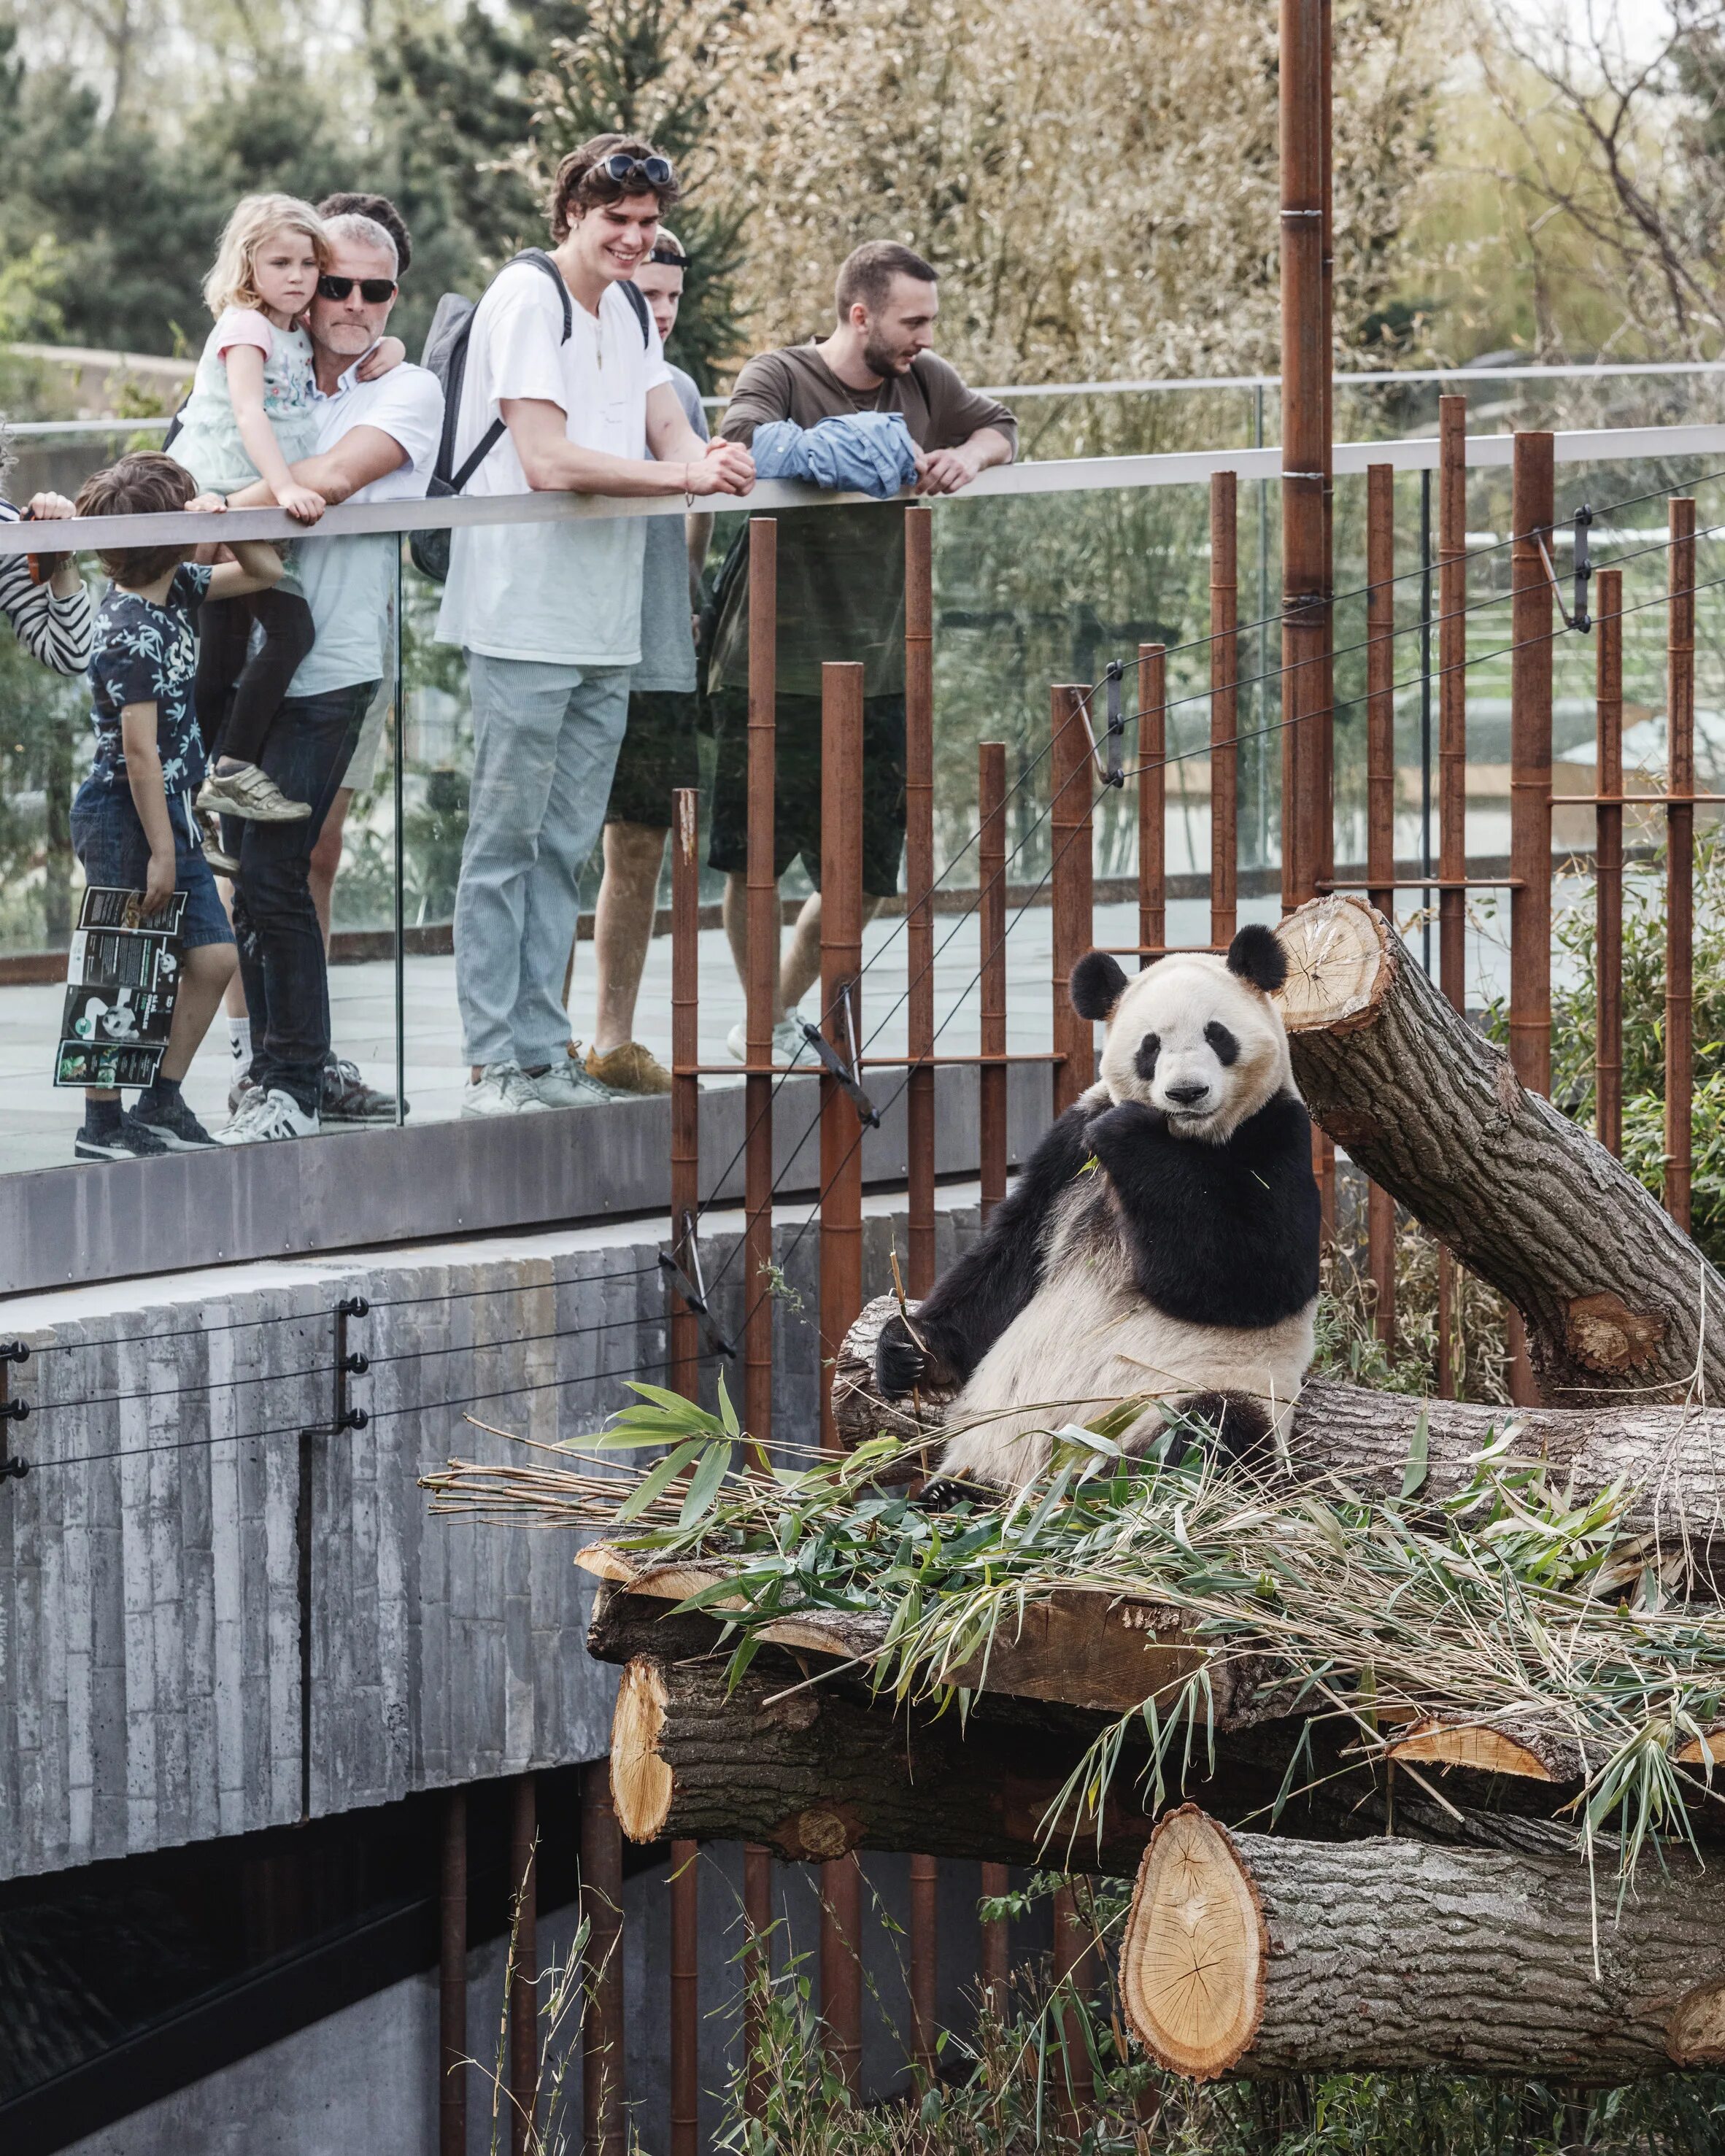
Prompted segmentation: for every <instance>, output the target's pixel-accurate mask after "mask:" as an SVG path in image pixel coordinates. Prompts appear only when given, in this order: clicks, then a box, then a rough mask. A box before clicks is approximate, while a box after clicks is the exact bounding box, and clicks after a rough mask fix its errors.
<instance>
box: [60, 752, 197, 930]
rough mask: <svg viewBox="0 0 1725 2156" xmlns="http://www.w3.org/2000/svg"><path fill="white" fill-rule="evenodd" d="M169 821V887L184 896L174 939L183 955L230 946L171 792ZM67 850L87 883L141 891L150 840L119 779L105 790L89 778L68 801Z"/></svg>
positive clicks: (178, 799)
mask: <svg viewBox="0 0 1725 2156" xmlns="http://www.w3.org/2000/svg"><path fill="white" fill-rule="evenodd" d="M167 814H168V821H169V822H170V823H171V824H172V826H173V834H174V889H175V890H176V891H184V892H185V894H186V910H185V911H184V912H183V913H182V915H181V916H180V932H179V936H178V938H177V941H178V942H179V945H180V947H181V949H182V950H184V951H195V950H197V949H198V947H199V946H200V945H201V944H204V943H231V942H233V941H234V931H233V930H232V928H230V927H228V916H227V915H226V914H225V913H224V912H223V910H222V901H221V899H220V897H219V896H218V895H217V891H216V879H215V876H214V874H213V871H212V870H211V868H210V865H209V863H208V861H207V860H205V859H204V858H203V839H202V838H201V837H200V836H199V834H198V827H197V825H196V824H195V823H194V822H193V819H192V813H191V810H190V809H189V808H187V805H186V802H185V800H184V798H182V796H180V795H178V794H172V795H170V796H169V798H168V803H167ZM72 849H73V851H74V853H75V854H76V855H77V856H78V859H79V861H80V865H82V867H83V870H84V880H85V883H87V884H98V885H108V886H110V887H111V888H112V889H115V890H118V891H141V890H142V889H143V888H144V879H145V877H146V875H147V874H148V872H149V867H150V841H149V839H147V838H146V837H145V835H144V827H143V825H142V824H141V823H140V822H139V821H138V812H137V810H136V808H134V807H133V806H132V798H131V788H130V787H129V786H128V785H127V784H126V781H125V779H124V778H118V779H116V781H115V783H113V784H112V785H111V786H104V785H103V784H102V783H101V781H100V778H98V777H97V776H95V775H94V774H92V776H91V777H90V778H86V779H85V782H84V783H83V785H82V786H80V788H79V789H78V793H77V797H76V798H75V799H74V801H73V803H72Z"/></svg>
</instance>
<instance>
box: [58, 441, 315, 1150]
mask: <svg viewBox="0 0 1725 2156" xmlns="http://www.w3.org/2000/svg"><path fill="white" fill-rule="evenodd" d="M219 506H220V504H219V502H218V501H216V500H213V499H212V498H208V497H206V498H204V499H201V500H200V499H198V498H197V495H196V486H195V483H194V481H193V479H192V477H191V475H190V474H189V473H187V471H186V470H184V469H183V467H182V466H181V465H177V464H176V463H175V462H174V461H173V459H172V458H171V457H165V456H159V455H156V454H143V455H136V456H129V457H122V458H121V459H120V461H119V463H118V464H116V465H110V466H109V468H108V469H107V470H105V471H100V472H97V473H96V474H95V475H94V477H92V478H90V479H88V480H85V483H84V487H83V490H82V491H81V492H80V495H79V496H78V514H79V515H80V516H146V515H151V514H157V515H159V514H161V513H162V512H163V511H172V510H181V509H202V508H218V507H219ZM232 551H233V553H234V557H235V558H234V560H233V561H232V562H223V563H222V564H221V566H220V567H217V568H213V569H212V568H203V567H193V565H192V562H191V555H192V552H193V549H192V548H191V547H187V546H171V547H120V548H110V549H107V550H105V551H104V552H101V553H100V556H99V557H98V558H99V559H100V562H101V564H102V567H104V568H105V570H106V571H107V572H108V574H109V576H110V577H112V579H113V582H112V583H111V584H110V586H109V588H108V591H107V593H106V595H105V598H103V600H102V603H101V605H100V608H99V609H98V611H97V613H96V621H95V655H94V656H93V657H92V659H91V660H90V716H91V718H92V720H93V721H94V723H95V735H96V750H95V764H94V766H93V767H92V769H91V771H90V776H89V778H86V779H85V782H84V783H83V785H82V786H81V787H80V788H79V789H78V795H77V798H76V799H75V800H74V802H73V803H72V819H71V820H72V844H73V847H74V850H75V851H76V853H77V855H78V859H79V861H80V864H81V865H82V867H83V870H84V878H85V882H86V883H87V884H90V885H100V886H105V887H110V888H114V889H118V890H121V891H137V892H139V893H140V894H141V901H140V905H139V909H138V910H139V912H140V913H141V916H143V917H144V918H145V919H146V920H147V919H149V918H150V917H151V916H152V915H155V914H158V913H160V912H161V911H162V910H163V908H164V907H165V906H167V904H168V902H169V901H170V900H171V899H172V897H173V896H174V894H175V892H176V891H179V892H182V893H183V894H184V896H185V905H184V907H183V910H182V912H181V916H180V924H179V930H178V933H177V938H176V941H177V944H178V947H179V951H178V955H179V960H180V984H179V994H178V998H177V1001H176V1003H175V1004H174V1013H173V1024H172V1031H171V1032H170V1034H169V1035H168V1043H167V1049H166V1050H165V1051H164V1052H163V1055H162V1064H161V1068H160V1070H158V1072H157V1078H156V1082H155V1084H154V1085H153V1086H150V1087H148V1088H147V1089H146V1091H144V1092H143V1093H142V1094H141V1095H140V1096H139V1099H138V1102H137V1105H136V1107H135V1108H134V1109H132V1110H131V1111H129V1112H128V1111H123V1110H122V1108H121V1102H120V1096H119V1094H118V1093H117V1092H114V1091H105V1090H103V1089H101V1088H99V1087H91V1088H89V1089H87V1090H86V1091H85V1118H84V1127H83V1129H82V1130H80V1132H79V1133H78V1137H77V1141H76V1144H75V1147H74V1151H75V1152H76V1153H77V1156H78V1158H79V1159H80V1160H135V1159H138V1158H142V1157H143V1156H145V1155H146V1154H151V1153H161V1152H189V1151H190V1150H192V1149H193V1147H198V1146H207V1145H209V1144H212V1143H213V1140H212V1138H211V1137H210V1135H209V1133H208V1131H206V1130H205V1129H204V1127H203V1125H202V1124H201V1123H200V1122H198V1118H197V1116H194V1115H193V1112H192V1111H191V1110H190V1109H189V1108H188V1107H187V1106H186V1103H185V1101H183V1100H182V1098H181V1096H180V1081H181V1080H182V1078H184V1076H185V1075H186V1073H187V1070H189V1069H190V1067H191V1063H192V1058H193V1056H194V1055H196V1054H197V1052H198V1044H199V1042H200V1041H202V1039H203V1036H204V1034H205V1033H206V1032H207V1031H208V1027H209V1023H210V1020H211V1019H213V1017H214V1016H215V1014H216V1011H217V1009H218V1007H219V1005H220V1004H221V1000H222V997H223V993H225V991H226V989H227V986H228V982H229V980H230V979H231V978H233V974H234V932H233V930H232V929H231V928H230V927H228V916H227V915H226V914H225V913H224V912H223V910H222V901H221V900H220V898H219V897H218V896H217V892H216V880H215V877H214V875H213V873H212V871H211V869H210V865H209V863H208V861H207V860H205V859H204V857H203V850H202V848H203V839H202V835H201V834H200V832H199V830H198V825H197V824H196V822H195V821H194V820H193V814H192V797H193V795H194V794H195V793H197V791H198V787H199V785H200V784H201V783H203V775H204V763H203V742H202V741H201V740H200V738H199V736H198V720H197V715H196V713H195V711H193V700H192V690H193V678H194V676H195V675H196V673H197V668H198V637H197V623H198V608H199V607H200V606H202V604H203V602H204V600H205V599H207V598H214V599H220V598H242V597H244V594H245V593H249V592H256V591H262V590H263V589H264V588H265V587H266V586H268V585H270V584H273V583H275V581H276V579H277V578H278V577H280V575H281V572H282V569H281V557H280V555H278V554H277V553H276V552H275V549H274V548H273V547H270V546H268V545H266V544H264V542H261V541H256V540H254V541H250V542H247V541H241V542H238V543H237V544H235V545H234V547H233V549H232Z"/></svg>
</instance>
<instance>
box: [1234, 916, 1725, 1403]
mask: <svg viewBox="0 0 1725 2156" xmlns="http://www.w3.org/2000/svg"><path fill="white" fill-rule="evenodd" d="M1277 934H1278V936H1279V937H1280V938H1281V943H1282V947H1283V948H1284V949H1285V950H1286V952H1287V954H1288V967H1289V973H1288V981H1287V984H1286V987H1285V988H1283V990H1282V991H1281V1008H1282V1015H1283V1018H1284V1019H1285V1021H1286V1025H1287V1029H1288V1036H1289V1039H1288V1045H1289V1049H1290V1050H1291V1055H1292V1057H1293V1065H1294V1076H1295V1079H1296V1081H1297V1083H1298V1085H1299V1087H1300V1091H1301V1093H1302V1094H1303V1095H1304V1096H1305V1099H1306V1103H1307V1106H1308V1107H1309V1108H1310V1109H1311V1111H1312V1115H1313V1116H1314V1117H1315V1118H1316V1120H1317V1122H1318V1123H1319V1124H1320V1125H1321V1126H1322V1128H1323V1130H1324V1131H1325V1132H1327V1135H1328V1136H1329V1137H1331V1138H1332V1139H1333V1140H1334V1141H1335V1142H1336V1143H1337V1145H1338V1146H1341V1147H1343V1148H1344V1149H1345V1151H1346V1152H1348V1155H1349V1156H1350V1158H1353V1160H1355V1161H1357V1162H1358V1163H1359V1165H1360V1166H1361V1167H1362V1168H1364V1169H1365V1171H1366V1173H1368V1175H1369V1176H1370V1177H1371V1178H1372V1179H1373V1181H1374V1182H1375V1183H1379V1184H1381V1185H1382V1187H1383V1188H1384V1189H1386V1190H1388V1191H1389V1193H1391V1194H1392V1196H1394V1198H1395V1199H1398V1200H1399V1202H1400V1203H1401V1204H1404V1205H1405V1206H1406V1207H1407V1208H1408V1209H1409V1212H1411V1213H1412V1214H1414V1216H1415V1218H1416V1219H1419V1220H1420V1222H1422V1223H1423V1224H1424V1225H1425V1227H1427V1228H1429V1229H1430V1230H1431V1232H1432V1234H1433V1235H1435V1236H1436V1237H1437V1238H1438V1239H1439V1240H1440V1242H1442V1243H1444V1244H1445V1245H1446V1246H1447V1247H1448V1248H1449V1249H1450V1250H1451V1251H1452V1252H1453V1253H1454V1255H1455V1256H1456V1257H1457V1258H1458V1259H1459V1260H1461V1263H1462V1264H1463V1265H1466V1266H1467V1267H1468V1268H1469V1269H1470V1270H1471V1271H1473V1272H1476V1273H1477V1274H1478V1275H1479V1276H1480V1277H1481V1279H1482V1280H1484V1281H1489V1282H1490V1284H1491V1286H1493V1287H1495V1288H1497V1290H1498V1291H1500V1292H1501V1293H1502V1294H1503V1295H1504V1296H1507V1298H1508V1299H1509V1301H1511V1302H1512V1303H1513V1304H1514V1306H1515V1307H1516V1308H1517V1310H1518V1311H1519V1312H1521V1314H1522V1318H1523V1319H1524V1321H1525V1322H1526V1324H1527V1340H1528V1345H1529V1347H1530V1349H1531V1351H1532V1359H1533V1368H1534V1373H1535V1375H1536V1377H1537V1378H1538V1383H1539V1385H1540V1389H1541V1391H1542V1393H1543V1395H1544V1397H1545V1398H1546V1399H1548V1400H1551V1401H1553V1403H1556V1404H1561V1405H1563V1406H1579V1405H1582V1404H1585V1403H1587V1402H1589V1401H1594V1400H1607V1399H1613V1398H1615V1397H1620V1396H1621V1395H1622V1394H1625V1393H1634V1394H1638V1395H1639V1396H1640V1399H1641V1400H1643V1401H1644V1402H1645V1401H1649V1400H1653V1399H1667V1400H1683V1399H1690V1398H1697V1399H1706V1398H1707V1397H1709V1396H1711V1397H1712V1398H1715V1399H1717V1398H1720V1397H1725V1327H1721V1326H1720V1325H1719V1324H1717V1323H1714V1324H1712V1325H1705V1324H1704V1323H1703V1312H1705V1311H1706V1310H1707V1309H1711V1310H1712V1311H1714V1312H1717V1311H1720V1310H1725V1277H1722V1276H1720V1275H1719V1274H1718V1273H1717V1272H1716V1271H1715V1270H1714V1269H1713V1267H1712V1265H1709V1264H1708V1263H1707V1260H1706V1259H1705V1258H1704V1257H1703V1256H1702V1254H1701V1252H1700V1251H1699V1250H1697V1247H1696V1245H1694V1244H1693V1243H1692V1242H1691V1241H1690V1240H1689V1238H1688V1237H1687V1236H1686V1235H1685V1234H1684V1233H1683V1231H1682V1230H1681V1229H1680V1228H1679V1227H1678V1226H1677V1225H1676V1223H1675V1222H1674V1221H1673V1220H1672V1219H1671V1218H1670V1216H1669V1215H1668V1214H1666V1212H1665V1211H1664V1210H1663V1209H1662V1208H1661V1206H1660V1205H1659V1204H1658V1203H1657V1201H1656V1199H1653V1198H1652V1197H1651V1195H1650V1194H1649V1193H1648V1192H1646V1191H1645V1190H1644V1189H1643V1188H1642V1187H1641V1185H1640V1183H1637V1182H1636V1180H1635V1178H1634V1177H1633V1176H1632V1175H1631V1174H1630V1173H1629V1171H1628V1169H1627V1168H1625V1167H1624V1166H1623V1165H1622V1164H1621V1163H1620V1162H1619V1161H1617V1160H1615V1159H1614V1158H1612V1156H1611V1155H1610V1154H1609V1152H1606V1150H1605V1148H1604V1146H1602V1145H1601V1144H1599V1142H1598V1140H1597V1139H1595V1138H1594V1137H1592V1136H1591V1135H1590V1134H1589V1132H1586V1131H1584V1130H1582V1129H1581V1128H1580V1127H1579V1126H1578V1125H1576V1124H1574V1123H1572V1122H1570V1121H1569V1119H1568V1117H1567V1116H1563V1115H1562V1114H1560V1113H1559V1112H1558V1110H1557V1109H1556V1108H1554V1107H1553V1106H1552V1104H1551V1102H1550V1101H1548V1100H1546V1099H1544V1098H1543V1096H1540V1095H1538V1094H1535V1093H1530V1092H1528V1091H1527V1089H1526V1088H1525V1087H1524V1086H1522V1082H1521V1081H1520V1080H1519V1079H1518V1078H1517V1076H1516V1075H1515V1072H1514V1070H1512V1068H1511V1065H1510V1060H1509V1058H1508V1056H1507V1055H1505V1054H1504V1053H1503V1052H1502V1050H1500V1049H1498V1048H1496V1047H1494V1046H1493V1045H1492V1044H1491V1042H1490V1041H1488V1040H1486V1039H1485V1038H1484V1036H1483V1035H1482V1034H1480V1033H1478V1032H1476V1030H1475V1029H1474V1028H1473V1027H1472V1026H1471V1025H1469V1024H1468V1023H1467V1022H1466V1019H1464V1018H1463V1017H1462V1016H1461V1014H1459V1013H1458V1012H1457V1011H1455V1009H1453V1007H1452V1006H1451V1005H1450V1003H1449V1002H1448V1000H1447V999H1446V998H1445V997H1444V996H1443V995H1441V994H1440V993H1439V990H1438V988H1437V987H1436V984H1435V983H1434V982H1432V981H1430V980H1429V979H1428V978H1427V977H1426V975H1425V972H1424V971H1423V970H1422V968H1420V966H1419V965H1418V964H1416V963H1415V962H1414V960H1413V958H1412V957H1411V956H1410V955H1409V953H1408V952H1407V951H1406V950H1405V949H1404V947H1403V945H1402V943H1401V942H1400V940H1399V937H1397V935H1396V933H1395V931H1394V928H1393V927H1391V925H1390V924H1389V921H1385V920H1384V917H1383V916H1382V915H1381V914H1378V913H1376V912H1374V911H1373V909H1372V908H1371V907H1370V906H1368V905H1367V904H1366V903H1365V901H1363V899H1359V898H1356V897H1353V896H1332V897H1329V898H1321V899H1317V900H1314V901H1312V903H1311V904H1310V905H1307V906H1301V907H1300V909H1299V910H1298V911H1296V912H1295V913H1293V914H1291V915H1290V916H1288V918H1287V919H1286V921H1283V922H1282V924H1281V927H1280V928H1279V929H1278V930H1277Z"/></svg>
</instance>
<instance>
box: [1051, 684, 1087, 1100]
mask: <svg viewBox="0 0 1725 2156" xmlns="http://www.w3.org/2000/svg"><path fill="white" fill-rule="evenodd" d="M1086 694H1087V692H1086V690H1083V689H1080V688H1073V687H1070V686H1066V687H1060V688H1055V689H1053V690H1050V702H1051V704H1052V707H1053V710H1052V721H1053V726H1054V747H1053V752H1052V753H1051V754H1050V757H1049V772H1048V783H1049V786H1050V789H1051V798H1050V808H1049V818H1048V824H1049V842H1050V846H1051V847H1052V849H1053V851H1052V855H1051V857H1050V882H1051V883H1052V885H1053V886H1054V908H1053V912H1054V920H1053V937H1054V973H1053V981H1052V986H1053V989H1054V1050H1055V1055H1057V1056H1060V1057H1061V1058H1063V1059H1064V1060H1062V1061H1060V1062H1058V1063H1056V1064H1055V1074H1054V1108H1055V1114H1056V1115H1057V1116H1058V1115H1062V1114H1064V1113H1065V1111H1066V1110H1067V1109H1068V1108H1070V1106H1071V1105H1072V1103H1073V1102H1074V1101H1076V1099H1077V1098H1078V1096H1079V1095H1080V1094H1081V1093H1082V1092H1084V1091H1086V1089H1087V1088H1088V1087H1089V1086H1091V1085H1092V1084H1093V1083H1094V1082H1095V1080H1096V1029H1095V1027H1094V1026H1093V1025H1092V1024H1091V1022H1090V1020H1089V1019H1086V1018H1080V1017H1079V1015H1078V1014H1077V1012H1076V1011H1075V1010H1074V1009H1073V1008H1072V998H1071V995H1070V992H1069V989H1068V985H1067V984H1068V983H1069V982H1070V979H1071V978H1072V968H1074V967H1075V966H1076V964H1077V963H1078V961H1079V960H1080V959H1081V957H1083V956H1084V954H1085V952H1086V951H1087V950H1089V948H1090V947H1091V942H1093V941H1094V940H1095V929H1094V911H1095V909H1094V906H1093V903H1092V893H1093V891H1094V888H1095V877H1094V870H1093V865H1092V858H1091V854H1092V839H1091V803H1092V800H1093V799H1094V797H1095V792H1096V788H1095V786H1094V783H1093V778H1094V774H1095V771H1096V744H1095V742H1093V740H1092V739H1091V731H1090V720H1089V716H1088V715H1087V712H1086V704H1085V699H1086Z"/></svg>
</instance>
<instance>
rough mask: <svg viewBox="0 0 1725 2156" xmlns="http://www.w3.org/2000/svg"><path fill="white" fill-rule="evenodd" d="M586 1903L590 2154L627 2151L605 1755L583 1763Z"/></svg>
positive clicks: (618, 1893)
mask: <svg viewBox="0 0 1725 2156" xmlns="http://www.w3.org/2000/svg"><path fill="white" fill-rule="evenodd" d="M581 1910H582V1914H583V1916H584V1917H586V1919H587V1925H588V1932H587V2006H586V2011H585V2013H584V2014H583V2017H582V2023H581V2110H582V2125H583V2146H584V2148H585V2151H586V2156H624V2142H625V2138H626V2136H625V2127H626V2123H627V2118H626V2113H625V2111H624V2102H625V2099H626V2093H627V2092H626V2090H625V2087H624V1986H623V1835H622V1831H621V1830H620V1829H619V1826H618V1824H617V1814H616V1812H615V1810H614V1809H613V1806H612V1803H611V1768H610V1762H609V1761H608V1760H606V1759H596V1760H594V1761H593V1763H592V1764H591V1765H590V1766H587V1767H583V1768H582V1770H581Z"/></svg>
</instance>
